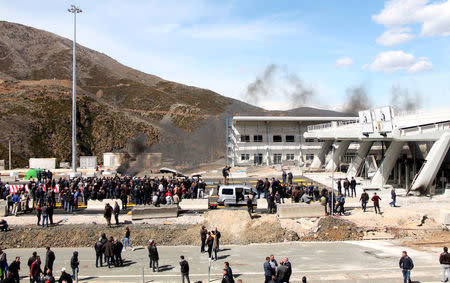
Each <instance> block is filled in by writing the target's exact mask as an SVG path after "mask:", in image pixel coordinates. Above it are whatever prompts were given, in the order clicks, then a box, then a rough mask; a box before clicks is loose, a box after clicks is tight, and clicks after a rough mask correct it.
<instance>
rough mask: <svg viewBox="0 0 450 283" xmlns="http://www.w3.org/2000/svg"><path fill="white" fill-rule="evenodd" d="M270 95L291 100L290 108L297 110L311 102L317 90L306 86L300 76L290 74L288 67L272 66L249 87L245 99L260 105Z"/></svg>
mask: <svg viewBox="0 0 450 283" xmlns="http://www.w3.org/2000/svg"><path fill="white" fill-rule="evenodd" d="M270 95H274V96H275V95H276V96H280V95H283V96H284V97H286V98H287V99H288V100H289V107H292V108H295V107H299V106H301V105H304V104H305V103H307V102H309V101H310V100H311V99H312V98H313V97H314V95H315V90H314V89H312V88H310V87H308V86H306V85H305V83H304V82H303V80H302V79H301V78H300V77H299V76H298V75H296V74H294V73H291V72H289V70H288V69H287V68H286V67H284V66H279V65H276V64H270V65H268V66H267V67H266V69H265V70H264V72H263V73H262V74H261V75H259V76H257V77H256V79H255V81H253V82H252V83H250V84H249V85H248V86H247V91H246V94H245V98H246V100H247V101H248V102H249V103H252V104H254V105H258V104H259V103H260V102H261V99H263V98H267V97H269V96H270Z"/></svg>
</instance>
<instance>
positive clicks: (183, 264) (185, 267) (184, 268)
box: [180, 255, 190, 283]
mask: <svg viewBox="0 0 450 283" xmlns="http://www.w3.org/2000/svg"><path fill="white" fill-rule="evenodd" d="M180 269H181V282H182V283H184V278H186V281H187V283H190V281H189V263H188V262H187V261H186V260H185V259H184V256H183V255H182V256H180Z"/></svg>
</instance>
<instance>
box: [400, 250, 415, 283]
mask: <svg viewBox="0 0 450 283" xmlns="http://www.w3.org/2000/svg"><path fill="white" fill-rule="evenodd" d="M398 265H399V266H400V268H401V269H402V274H403V283H411V270H412V269H413V268H414V263H413V261H412V259H411V258H410V257H409V256H408V253H407V252H406V251H403V252H402V257H401V258H400V261H399V262H398Z"/></svg>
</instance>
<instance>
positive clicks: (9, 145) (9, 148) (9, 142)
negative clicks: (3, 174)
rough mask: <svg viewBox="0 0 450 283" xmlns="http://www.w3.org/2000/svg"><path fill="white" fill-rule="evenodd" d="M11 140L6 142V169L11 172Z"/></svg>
mask: <svg viewBox="0 0 450 283" xmlns="http://www.w3.org/2000/svg"><path fill="white" fill-rule="evenodd" d="M11 163H12V162H11V140H8V165H9V166H8V169H9V170H11V169H12V168H11V167H12V166H11Z"/></svg>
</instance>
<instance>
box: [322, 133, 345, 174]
mask: <svg viewBox="0 0 450 283" xmlns="http://www.w3.org/2000/svg"><path fill="white" fill-rule="evenodd" d="M350 143H351V141H349V140H344V141H341V142H340V143H339V145H338V148H337V149H336V150H335V151H334V155H333V156H332V157H331V160H330V161H328V164H327V166H326V167H325V170H326V171H336V169H337V168H338V167H339V165H340V164H341V160H342V158H343V157H344V155H345V153H346V152H347V149H348V147H349V146H350Z"/></svg>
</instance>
